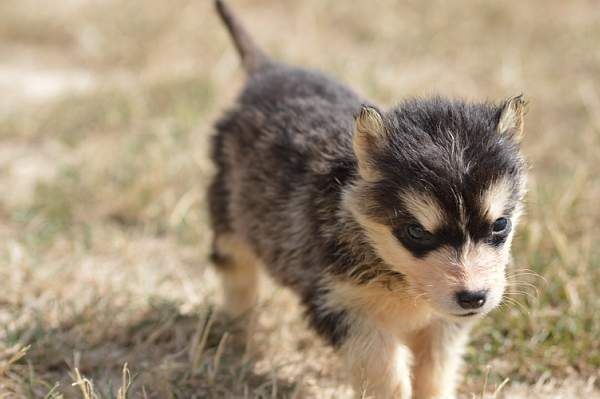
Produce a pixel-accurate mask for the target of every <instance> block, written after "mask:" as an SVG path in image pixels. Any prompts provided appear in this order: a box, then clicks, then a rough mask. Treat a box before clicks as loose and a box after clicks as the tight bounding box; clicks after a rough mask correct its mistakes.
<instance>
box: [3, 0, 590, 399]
mask: <svg viewBox="0 0 600 399" xmlns="http://www.w3.org/2000/svg"><path fill="white" fill-rule="evenodd" d="M232 3H234V4H233V5H234V7H235V8H236V9H237V10H238V12H240V13H241V14H243V16H244V19H245V20H246V21H248V24H249V25H250V26H251V29H252V31H253V32H255V34H256V36H257V37H258V39H259V41H260V42H261V43H264V45H265V47H266V48H268V49H269V51H270V52H271V53H273V54H275V55H276V56H278V57H279V58H281V59H285V60H287V61H290V62H296V63H302V64H304V65H310V66H315V67H319V68H321V69H325V70H328V71H330V72H332V73H334V74H335V75H336V76H338V77H339V78H340V79H342V80H344V81H346V82H349V83H350V84H352V85H353V86H354V87H356V88H359V89H361V91H362V92H363V93H365V95H368V96H369V97H371V98H374V99H377V100H378V101H379V102H381V103H383V104H390V103H392V102H393V101H397V100H398V99H399V98H401V97H404V96H408V95H424V94H425V95H426V94H429V93H438V92H439V93H444V94H448V95H453V96H462V97H467V98H490V99H496V98H503V97H507V96H509V95H513V94H516V93H519V92H525V94H526V96H527V97H528V99H529V101H530V104H531V107H530V112H529V114H528V115H527V126H528V136H527V138H526V141H525V151H526V153H527V154H528V156H529V158H530V160H531V164H532V179H531V187H530V194H529V197H528V215H527V218H526V220H525V223H524V225H523V227H522V228H521V230H520V233H519V235H518V236H517V239H516V243H515V259H516V264H515V268H514V272H513V273H514V276H513V277H512V280H514V282H515V283H514V287H513V289H512V292H513V294H512V295H511V296H510V299H508V300H507V301H506V303H505V306H503V308H502V309H501V310H499V311H496V312H494V314H493V315H492V316H491V317H489V318H488V319H486V320H485V322H483V323H482V324H481V325H480V326H479V327H478V328H477V330H476V332H475V334H474V337H473V341H472V345H471V346H470V349H469V352H468V356H467V358H468V363H467V377H466V381H465V384H464V387H463V392H464V397H465V398H473V397H475V398H480V397H484V396H485V397H492V396H496V397H506V398H515V397H523V398H579V397H583V396H585V397H587V398H592V397H600V394H599V393H598V392H599V381H600V373H599V371H598V370H600V339H599V338H598V337H599V336H600V314H599V313H598V311H597V310H598V309H599V308H600V296H599V295H598V288H597V287H598V286H599V285H600V249H599V248H600V247H599V246H598V244H599V243H600V207H599V206H598V201H599V199H600V174H599V173H598V172H599V171H600V170H599V168H598V165H599V164H600V47H599V46H598V45H597V43H598V42H600V24H598V20H599V19H600V8H598V7H597V6H596V5H595V4H594V3H592V2H588V1H583V0H578V1H572V2H545V1H541V0H538V1H530V2H522V3H519V4H517V3H501V2H483V1H481V2H476V3H473V2H466V1H458V2H441V1H434V2H427V3H425V2H419V1H412V2H403V3H402V4H398V3H396V2H393V1H388V0H381V1H376V2H370V1H362V2H352V5H351V3H350V2H334V1H332V0H328V1H321V0H306V1H302V2H291V1H288V2H276V1H273V0H260V1H258V0H257V1H252V2H250V1H249V0H245V1H243V0H237V1H232ZM242 78H243V77H242V74H241V71H240V70H239V68H238V61H237V58H236V55H235V53H234V52H233V49H232V46H231V44H230V43H229V41H228V39H227V37H226V36H225V34H224V31H223V29H222V27H221V26H220V25H219V23H218V21H217V19H216V17H215V16H214V13H213V11H212V7H211V4H210V2H209V1H207V0H201V1H186V0H177V1H172V2H159V1H157V0H150V1H142V0H133V1H124V0H110V1H103V2H96V1H91V0H77V1H76V0H71V1H68V2H67V1H65V2H60V3H59V4H54V3H52V4H51V3H48V4H42V3H40V2H36V1H34V0H25V1H17V0H5V1H2V2H1V4H0V89H1V90H2V93H3V97H4V98H3V99H2V100H1V101H0V140H1V143H2V144H1V145H0V184H1V185H2V188H3V190H2V191H1V192H0V279H1V280H2V281H3V282H4V284H3V289H2V291H1V292H0V325H1V326H2V328H1V329H0V397H7V398H8V397H16V398H22V397H31V398H33V397H36V398H37V397H47V398H59V397H82V398H119V399H121V398H123V399H124V398H126V397H129V398H145V397H148V398H151V397H157V398H169V397H209V398H211V397H212V398H221V397H249V398H253V397H256V398H267V397H269V398H272V397H294V396H295V397H319V398H327V397H331V398H334V397H335V398H341V397H348V396H349V393H350V391H349V388H348V387H347V386H346V385H344V383H343V379H342V378H341V374H340V368H341V367H340V365H339V364H338V363H337V362H336V360H335V357H334V356H332V353H331V351H330V350H329V349H327V348H326V347H324V346H323V345H322V344H321V343H320V341H319V340H318V339H316V338H315V336H314V335H313V334H312V333H311V332H310V331H309V330H308V329H307V328H306V326H305V323H304V321H303V320H302V317H301V314H300V311H299V308H298V306H297V304H296V302H295V300H294V299H293V298H292V297H291V295H290V294H289V293H287V292H286V291H285V290H282V289H279V288H275V287H272V286H271V285H270V284H269V283H268V282H267V283H266V287H267V289H266V290H265V295H264V304H263V307H264V310H263V311H262V312H261V313H260V317H259V319H258V320H257V322H256V331H255V333H254V335H253V340H252V344H251V345H249V346H247V347H242V346H240V345H239V344H237V343H236V342H235V340H234V339H233V338H232V337H233V335H232V334H231V333H232V332H233V331H234V330H235V326H234V325H231V324H228V323H226V322H225V321H223V319H222V317H220V316H219V312H218V306H217V304H218V295H219V293H218V289H217V284H216V283H217V280H216V278H215V276H214V274H213V272H212V271H211V269H210V267H209V265H208V263H207V260H206V256H205V255H206V248H207V243H208V241H209V238H210V232H209V231H208V230H207V228H206V214H205V209H204V208H205V194H204V188H205V185H206V182H207V180H208V178H209V177H210V175H211V173H212V170H211V165H210V163H209V162H208V160H207V156H206V153H207V138H208V137H209V135H210V133H211V128H210V126H211V123H212V121H213V120H214V119H215V118H216V116H217V115H218V113H219V111H220V110H221V109H222V108H223V107H224V106H225V105H226V104H227V103H228V102H229V101H230V100H231V99H232V98H233V97H234V95H235V93H236V90H237V89H238V88H239V86H240V84H241V82H242ZM506 379H509V381H508V382H506V383H504V385H502V386H501V384H502V383H503V382H505V381H506ZM499 387H500V388H499ZM496 391H497V392H496Z"/></svg>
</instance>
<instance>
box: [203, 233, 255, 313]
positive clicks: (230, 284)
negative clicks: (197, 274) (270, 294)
mask: <svg viewBox="0 0 600 399" xmlns="http://www.w3.org/2000/svg"><path fill="white" fill-rule="evenodd" d="M212 261H213V263H214V264H215V266H216V269H217V270H218V272H219V274H220V275H221V282H222V286H223V292H224V301H223V307H224V311H225V312H226V313H227V314H228V315H229V316H231V317H233V318H240V317H243V316H248V315H249V314H250V313H251V310H252V309H253V308H254V306H255V305H256V302H257V300H258V284H259V276H258V271H259V270H258V269H259V266H258V263H259V261H258V258H257V257H256V255H255V254H254V251H253V250H252V248H250V246H249V245H248V244H247V243H246V242H245V241H244V240H243V239H241V238H240V237H238V236H237V235H235V234H234V233H226V234H221V235H218V236H217V237H215V241H214V252H213V255H212Z"/></svg>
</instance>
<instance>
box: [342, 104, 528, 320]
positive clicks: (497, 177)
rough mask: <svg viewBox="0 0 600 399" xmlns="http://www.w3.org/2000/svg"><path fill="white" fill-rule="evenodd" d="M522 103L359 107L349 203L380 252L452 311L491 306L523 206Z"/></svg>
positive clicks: (420, 291) (464, 313)
mask: <svg viewBox="0 0 600 399" xmlns="http://www.w3.org/2000/svg"><path fill="white" fill-rule="evenodd" d="M522 115H523V101H522V100H521V99H520V98H513V99H510V100H508V101H507V102H506V103H505V104H503V105H502V106H500V107H495V106H493V105H490V104H475V105H473V104H466V103H459V102H449V101H445V100H442V99H434V100H430V101H413V102H408V103H404V104H402V105H401V106H400V107H398V108H397V109H395V110H392V111H390V112H388V113H386V114H385V115H381V114H379V112H378V111H376V110H374V109H372V108H363V110H362V111H361V114H360V115H359V117H358V118H357V129H356V132H355V137H354V150H355V153H356V156H357V160H358V167H359V172H360V177H361V178H360V179H359V180H358V181H357V183H356V185H355V186H354V187H353V189H352V190H351V191H350V192H349V193H348V195H347V197H346V200H347V205H348V207H349V208H350V209H351V211H352V213H353V214H354V216H355V218H356V219H357V221H358V222H359V223H360V224H361V225H362V227H363V228H364V229H365V231H366V233H367V236H368V237H369V239H370V241H371V243H372V245H373V246H374V248H375V249H376V251H377V252H378V254H379V256H380V257H381V258H382V259H383V260H384V261H385V263H386V264H388V265H389V267H391V268H392V269H393V270H395V271H397V272H400V273H402V274H403V275H404V276H405V277H406V280H407V281H408V283H409V284H410V286H411V288H412V290H413V291H415V292H412V293H411V295H415V296H419V297H421V298H422V299H424V300H426V301H427V302H429V304H430V305H431V306H432V308H433V309H434V310H435V311H437V312H438V313H440V314H442V315H444V316H446V317H449V318H457V319H458V318H466V319H468V318H470V317H471V316H475V315H478V314H479V315H481V314H485V313H487V312H488V311H489V310H491V309H493V308H494V307H495V306H497V305H498V304H499V303H500V301H501V299H502V295H503V292H504V287H505V268H506V265H507V263H508V260H509V251H510V244H511V240H512V236H513V232H514V229H515V226H516V224H517V220H518V217H519V214H520V210H521V205H520V202H521V199H522V196H523V193H524V186H525V163H524V161H523V158H522V157H521V155H520V152H519V141H520V137H521V134H522Z"/></svg>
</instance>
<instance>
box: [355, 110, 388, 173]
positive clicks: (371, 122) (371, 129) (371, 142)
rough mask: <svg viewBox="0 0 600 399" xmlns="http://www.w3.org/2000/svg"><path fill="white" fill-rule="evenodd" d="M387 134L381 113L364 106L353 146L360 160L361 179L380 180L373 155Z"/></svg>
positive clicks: (357, 122)
mask: <svg viewBox="0 0 600 399" xmlns="http://www.w3.org/2000/svg"><path fill="white" fill-rule="evenodd" d="M384 134H385V129H384V126H383V119H382V117H381V114H380V113H379V111H378V110H377V109H375V108H373V107H370V106H368V105H363V106H361V108H360V112H359V113H358V116H357V117H356V127H355V131H354V137H353V140H352V146H353V147H354V154H355V155H356V159H357V160H358V169H359V173H360V175H361V177H362V178H363V179H365V180H367V181H376V180H378V173H377V171H376V170H375V168H374V165H373V161H372V154H373V153H374V151H375V150H376V148H377V142H378V141H379V140H380V139H381V138H382V137H383V135H384Z"/></svg>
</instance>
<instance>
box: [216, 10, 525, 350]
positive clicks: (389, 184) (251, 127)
mask: <svg viewBox="0 0 600 399" xmlns="http://www.w3.org/2000/svg"><path fill="white" fill-rule="evenodd" d="M216 5H217V9H218V11H219V13H220V15H221V17H222V19H223V21H224V22H225V24H226V25H227V27H228V28H229V31H230V33H231V35H232V37H233V40H234V43H235V45H236V47H237V49H238V52H239V53H240V55H241V58H242V64H243V66H244V69H245V70H246V72H247V81H246V84H245V86H244V88H243V90H242V92H241V94H240V95H239V97H238V99H237V101H236V103H235V105H234V106H233V107H232V108H231V109H230V110H229V111H228V112H227V113H226V114H225V115H224V116H223V117H222V118H221V119H220V120H219V121H218V122H217V123H216V132H217V134H216V135H215V136H214V138H213V142H212V158H213V161H214V163H215V164H216V167H217V173H216V176H215V178H214V181H213V182H212V185H211V187H210V192H209V194H210V195H209V198H210V215H211V221H212V226H213V229H214V233H215V237H216V238H218V237H219V236H222V235H228V234H229V235H231V234H233V235H235V236H237V237H240V238H241V239H243V240H244V241H245V242H246V243H247V244H248V245H249V247H251V248H252V250H253V251H254V252H255V254H256V255H257V257H258V258H259V259H260V260H261V261H262V263H264V265H265V266H266V268H267V270H268V271H269V273H270V274H271V275H272V276H273V277H274V278H275V279H276V280H277V281H278V282H280V283H281V284H283V285H285V286H287V287H290V288H291V289H292V290H294V291H295V292H296V293H297V294H298V295H299V296H300V298H301V299H302V302H303V304H304V306H305V309H306V313H307V316H308V319H309V320H310V323H311V325H312V326H313V327H314V328H315V329H316V331H317V332H318V333H319V334H320V335H322V336H323V337H324V338H325V339H327V340H328V341H329V342H330V343H331V344H332V345H334V346H340V345H341V344H343V342H344V340H345V338H346V337H347V335H348V334H349V331H350V330H351V329H352V322H351V319H350V318H349V317H348V312H347V310H346V309H344V308H336V309H334V310H332V309H331V308H329V307H324V306H323V303H324V300H323V298H324V296H326V295H327V293H328V290H329V289H330V288H329V285H328V284H327V283H326V282H328V281H331V280H344V281H351V282H352V284H357V285H360V284H368V283H369V282H370V281H372V280H374V279H378V278H379V279H380V278H381V277H382V276H385V277H386V278H387V279H391V280H399V281H401V280H402V279H403V275H402V274H401V273H398V272H397V271H394V270H393V268H392V267H390V265H388V264H386V263H385V262H384V261H383V260H382V259H381V258H380V256H379V255H378V254H377V251H376V250H375V249H374V248H373V246H372V245H371V242H370V241H369V238H368V237H367V234H366V233H365V231H364V229H363V227H362V226H361V225H360V224H359V223H358V222H357V221H356V220H355V218H354V217H353V215H352V213H351V212H350V211H349V210H348V209H347V208H346V207H345V206H344V201H343V200H344V196H345V195H346V194H347V192H348V191H349V190H351V189H355V188H356V187H358V186H360V190H359V193H360V195H361V198H362V201H360V203H361V205H360V206H361V208H362V211H363V212H364V213H365V214H366V215H368V216H369V217H371V218H373V219H374V220H376V221H377V222H378V223H381V224H384V225H388V226H390V227H391V228H392V229H396V228H397V236H398V239H399V240H400V241H401V242H403V244H404V245H405V246H406V247H407V248H408V249H409V250H410V252H411V253H412V254H413V255H414V256H415V257H417V258H419V257H424V256H426V254H427V253H428V252H429V251H431V250H433V249H435V248H437V247H439V246H442V245H450V246H452V247H453V248H456V251H460V248H461V244H462V243H464V241H465V239H466V235H469V236H470V237H471V238H472V239H473V240H488V241H489V242H490V244H491V245H502V243H503V240H504V239H505V237H506V235H503V236H494V237H491V236H490V234H489V231H490V223H489V221H486V220H484V219H483V217H482V214H483V213H484V210H482V209H481V208H480V206H479V201H478V198H477V196H478V195H479V193H480V192H481V191H482V190H483V187H486V186H487V185H488V184H490V182H492V181H495V180H497V179H499V178H501V177H507V178H508V179H509V180H510V181H512V182H514V185H513V186H512V193H511V195H512V196H513V197H514V201H512V202H511V205H510V206H509V207H508V209H506V212H507V213H508V214H510V213H511V212H513V211H514V207H516V206H517V203H518V201H519V200H520V199H521V197H522V196H523V191H524V187H523V183H522V182H523V180H524V171H525V163H524V161H523V159H522V157H521V155H520V153H519V148H518V141H517V140H515V139H514V137H512V136H510V135H503V136H502V135H498V134H497V132H496V130H497V126H498V124H499V120H500V118H501V114H502V112H503V109H504V108H505V107H506V104H502V105H500V106H497V105H494V104H492V103H467V102H463V101H455V100H447V99H444V98H442V97H434V98H431V99H409V100H405V101H403V102H401V103H400V104H399V105H397V106H395V107H393V108H391V109H389V110H387V111H385V112H380V114H381V116H382V120H383V124H384V127H385V142H384V143H383V144H381V143H380V144H378V146H376V148H375V149H374V152H373V154H372V157H371V159H370V162H371V163H372V164H373V167H374V168H376V169H377V171H378V173H379V174H380V175H381V177H382V178H381V179H379V180H378V181H376V182H369V181H364V179H362V177H361V175H360V173H359V167H358V161H357V156H356V155H355V151H354V150H353V134H354V132H355V119H356V117H357V116H358V114H359V113H360V112H361V109H362V108H363V107H364V106H365V105H368V104H371V105H368V107H372V108H373V109H376V108H375V106H374V105H372V102H370V101H369V100H366V99H364V98H362V97H361V96H359V95H358V94H356V93H355V92H354V91H353V90H351V89H350V88H348V87H347V86H345V85H343V84H340V83H338V82H337V81H335V80H334V79H333V78H331V77H329V76H327V75H325V74H323V73H321V72H317V71H313V70H308V69H304V68H297V67H293V66H288V65H285V64H283V63H280V62H277V61H274V60H272V59H270V58H268V57H267V56H266V55H265V53H263V52H262V51H261V50H260V49H259V48H258V47H257V46H256V45H255V43H254V41H253V40H251V39H250V37H249V35H248V34H247V33H246V31H245V30H244V29H243V27H242V26H241V25H240V23H239V22H238V21H237V20H236V18H235V17H234V16H233V15H232V14H231V12H230V11H229V10H228V8H227V7H226V6H225V4H224V3H223V2H222V1H216ZM405 188H410V189H411V190H414V191H418V192H426V193H428V194H430V195H432V196H433V197H435V198H436V199H437V200H438V201H439V203H440V204H441V206H442V207H443V210H444V211H445V214H446V215H447V220H446V223H445V224H444V226H443V227H441V228H440V229H439V230H438V231H434V232H432V234H433V241H431V242H430V243H429V244H428V245H426V246H422V245H415V244H414V243H411V242H410V240H409V239H407V238H406V237H405V232H404V230H402V226H404V225H405V224H406V223H409V222H411V221H412V219H411V218H412V216H411V214H410V213H408V212H407V211H406V210H405V209H404V208H403V207H402V205H401V201H400V198H399V195H400V193H401V192H402V191H403V189H405ZM461 204H462V205H463V206H464V207H465V208H466V209H467V210H468V214H467V220H468V221H467V229H466V231H465V229H462V228H460V226H459V225H458V222H457V221H458V220H459V218H460V215H459V213H460V210H459V208H460V205H461ZM395 231H396V230H395ZM227 258H228V254H227V253H220V252H219V249H218V248H217V247H216V246H215V252H214V254H213V259H214V261H215V263H216V265H217V267H220V268H226V267H227Z"/></svg>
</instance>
